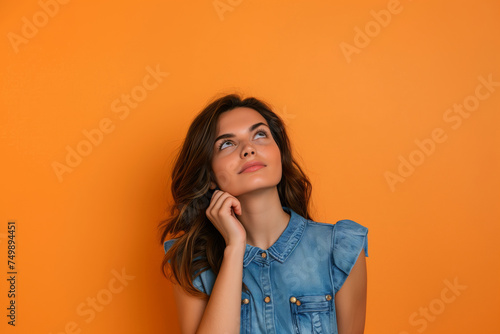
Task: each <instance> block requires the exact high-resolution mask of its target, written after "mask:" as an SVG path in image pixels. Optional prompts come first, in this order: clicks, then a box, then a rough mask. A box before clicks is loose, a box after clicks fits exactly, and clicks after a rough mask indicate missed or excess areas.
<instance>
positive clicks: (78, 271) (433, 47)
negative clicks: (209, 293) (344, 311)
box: [0, 0, 500, 334]
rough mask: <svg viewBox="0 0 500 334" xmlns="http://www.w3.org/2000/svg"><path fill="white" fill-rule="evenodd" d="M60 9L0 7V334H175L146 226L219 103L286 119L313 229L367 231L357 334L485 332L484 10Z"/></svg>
mask: <svg viewBox="0 0 500 334" xmlns="http://www.w3.org/2000/svg"><path fill="white" fill-rule="evenodd" d="M63 2H64V1H62V0H61V3H60V4H59V5H58V6H57V7H56V6H55V5H54V4H55V2H54V0H41V1H40V2H37V1H34V0H32V1H22V2H21V1H13V2H7V1H3V2H2V3H1V4H0V35H2V36H3V37H2V38H1V42H0V47H1V52H0V57H1V58H0V112H1V118H0V124H1V128H0V129H1V132H0V137H1V144H2V145H1V157H2V164H1V168H2V173H1V190H2V194H1V207H0V217H1V219H0V222H1V227H0V243H1V245H0V248H1V251H0V254H1V258H2V263H3V265H2V268H3V269H2V275H1V276H2V277H3V278H2V279H1V290H0V296H1V297H0V301H1V304H0V306H1V309H2V321H1V324H0V328H1V331H2V333H52V334H56V333H179V329H178V325H177V318H176V316H177V314H176V310H175V304H174V301H173V299H172V298H173V297H172V291H171V286H170V284H169V283H168V281H167V280H166V279H165V278H164V277H163V276H162V275H161V272H160V262H161V259H162V257H163V248H162V246H161V245H160V244H159V243H158V239H157V234H156V232H157V223H158V221H159V220H160V219H162V218H163V217H164V209H165V207H166V203H167V201H169V200H170V197H169V193H168V184H169V183H168V181H169V179H168V177H169V171H170V167H171V162H172V159H173V157H174V154H175V152H176V150H177V148H178V147H179V145H180V144H181V142H182V140H183V138H184V136H185V134H186V131H187V128H188V126H189V124H190V122H191V121H192V119H193V118H194V116H195V115H196V114H197V113H198V112H199V111H200V110H201V108H203V106H204V105H205V104H206V103H207V101H208V100H209V99H210V98H212V97H213V96H214V95H215V94H217V93H225V92H233V91H237V92H241V93H243V94H244V95H245V96H256V97H259V98H263V99H265V100H267V101H269V102H270V103H271V104H272V105H273V106H274V108H275V110H276V112H278V113H279V114H280V115H281V116H283V118H284V119H285V122H286V124H287V125H288V129H289V133H290V137H291V140H292V144H293V147H294V150H295V152H296V153H297V154H298V156H299V158H300V161H302V163H303V165H304V167H305V169H306V171H307V173H308V175H309V176H310V178H311V180H312V184H313V190H314V191H313V205H314V206H313V210H312V213H313V217H314V218H315V219H316V221H321V222H329V223H335V222H336V221H338V220H340V219H352V220H355V221H357V222H359V223H360V224H362V225H365V226H367V227H368V228H369V231H370V232H369V241H368V242H369V255H370V257H369V259H368V270H369V283H368V305H367V320H366V333H381V334H418V333H426V334H434V333H454V334H459V333H482V334H487V333H499V331H500V326H499V325H498V315H499V314H500V307H499V305H500V288H499V285H498V282H499V278H498V277H499V275H500V266H499V255H500V250H499V247H498V246H497V245H498V236H499V232H500V227H499V221H500V212H499V206H498V204H499V203H498V199H499V195H500V194H499V190H498V189H499V187H500V177H499V175H498V171H499V144H500V140H499V139H500V136H499V132H498V124H499V121H500V113H499V107H500V86H499V82H500V68H499V62H498V60H499V59H500V47H499V42H500V38H499V36H500V35H499V34H498V32H499V31H500V19H499V13H500V4H499V3H498V2H497V1H492V0H491V1H477V2H465V1H463V2H460V1H459V2H457V1H440V2H436V1H423V0H422V1H417V0H414V1H411V0H401V1H400V2H398V1H356V2H353V1H283V0H281V1H267V2H264V1H250V0H244V1H240V0H220V1H212V0H204V1H143V2H137V1H114V2H111V3H110V2H102V1H93V2H90V1H66V2H67V3H63ZM388 14H389V15H390V17H389V15H388ZM151 72H156V75H155V76H152V75H151V74H150V73H151ZM488 81H490V83H489V84H488V83H487V82H488ZM485 82H486V83H485ZM127 95H128V96H129V98H130V96H132V97H131V101H129V105H127V104H126V103H127V102H126V101H125V99H127ZM464 104H465V107H462V111H459V108H461V106H463V105H464ZM469 110H470V111H469ZM86 134H87V135H86ZM92 134H93V138H94V139H93V141H94V143H90V142H89V141H88V139H87V136H90V135H92ZM100 134H101V135H100ZM89 143H90V144H89ZM77 149H78V150H80V151H81V152H83V153H82V155H84V156H81V157H80V159H78V158H76V157H72V158H68V157H67V156H68V154H69V153H68V152H69V151H71V150H77ZM67 159H69V161H67ZM405 161H406V162H405ZM70 165H71V166H70ZM391 180H392V181H391ZM8 221H15V222H16V226H17V229H16V241H17V243H16V258H15V262H16V271H17V272H18V274H17V279H16V292H17V295H16V315H17V318H16V326H15V328H14V327H12V326H9V325H7V320H8V319H7V317H6V315H7V313H8V311H7V310H6V308H7V307H8V303H9V302H10V300H11V299H9V298H8V297H7V291H8V290H9V286H8V285H7V280H6V278H7V276H8V275H7V271H8V269H7V267H6V264H7V255H8V254H7V245H8V240H9V239H8V235H7V223H8ZM117 277H120V279H118V278H117ZM449 285H455V288H454V289H451V288H449V287H448V286H449ZM457 286H458V287H457ZM92 305H94V306H92Z"/></svg>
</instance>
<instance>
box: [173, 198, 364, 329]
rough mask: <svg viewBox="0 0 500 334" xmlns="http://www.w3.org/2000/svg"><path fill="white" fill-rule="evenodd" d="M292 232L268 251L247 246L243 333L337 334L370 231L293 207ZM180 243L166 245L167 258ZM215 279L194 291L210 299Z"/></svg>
mask: <svg viewBox="0 0 500 334" xmlns="http://www.w3.org/2000/svg"><path fill="white" fill-rule="evenodd" d="M282 208H283V210H285V211H286V212H288V213H289V214H290V220H289V222H288V225H287V227H286V228H285V230H284V231H283V233H282V234H281V236H280V237H279V238H278V240H277V241H276V242H275V243H274V244H273V245H272V246H271V247H269V248H268V249H266V250H264V249H260V248H258V247H254V246H251V245H248V244H247V245H246V250H245V255H244V257H243V282H244V283H245V284H246V286H247V287H248V289H249V293H246V292H244V291H243V292H242V294H241V321H240V324H241V327H240V333H245V334H247V333H252V334H257V333H278V334H280V333H297V334H301V333H315V334H316V333H332V334H337V333H338V331H337V317H336V312H335V294H336V293H337V291H339V289H340V288H341V287H342V284H343V283H344V282H345V280H346V278H347V276H348V275H349V273H350V272H351V269H352V267H353V266H354V263H355V262H356V260H357V258H358V256H359V254H360V253H361V251H363V250H364V252H365V255H366V256H368V241H367V233H368V229H367V228H366V227H364V226H362V225H360V224H358V223H356V222H354V221H352V220H347V219H345V220H340V221H338V222H337V223H336V224H328V223H319V222H314V221H312V220H309V219H305V218H304V217H302V216H300V215H298V214H297V213H296V212H295V211H293V210H292V209H290V208H288V207H282ZM176 240H177V239H171V240H167V241H165V243H164V249H165V252H167V250H168V249H169V248H170V247H171V246H172V244H173V243H174V242H175V241H176ZM215 279H216V276H215V275H214V273H213V272H212V270H207V271H205V272H203V273H202V274H201V275H199V276H198V277H196V279H195V280H194V282H193V284H194V286H195V287H196V288H197V289H198V290H200V291H202V292H205V293H206V294H208V295H210V294H211V292H212V287H213V285H214V283H215Z"/></svg>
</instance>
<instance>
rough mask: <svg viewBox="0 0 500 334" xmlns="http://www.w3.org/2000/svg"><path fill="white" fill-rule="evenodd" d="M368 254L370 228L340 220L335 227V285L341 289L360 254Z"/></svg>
mask: <svg viewBox="0 0 500 334" xmlns="http://www.w3.org/2000/svg"><path fill="white" fill-rule="evenodd" d="M363 249H364V250H365V255H366V256H368V229H367V228H366V227H364V226H362V225H360V224H358V223H356V222H354V221H352V220H348V219H344V220H339V221H338V222H337V223H336V224H335V225H334V229H333V266H332V268H333V285H334V288H335V293H337V291H339V290H340V288H341V287H342V285H343V284H344V282H345V280H346V279H347V276H349V273H350V272H351V269H352V267H353V266H354V264H355V263H356V260H357V259H358V256H359V254H361V251H362V250H363Z"/></svg>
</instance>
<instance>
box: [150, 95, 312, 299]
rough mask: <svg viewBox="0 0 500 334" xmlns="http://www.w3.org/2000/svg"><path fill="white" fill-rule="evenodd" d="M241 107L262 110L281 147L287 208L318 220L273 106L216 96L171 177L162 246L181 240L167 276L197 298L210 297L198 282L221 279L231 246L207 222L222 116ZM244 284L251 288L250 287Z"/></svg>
mask: <svg viewBox="0 0 500 334" xmlns="http://www.w3.org/2000/svg"><path fill="white" fill-rule="evenodd" d="M238 107H247V108H252V109H254V110H255V111H257V112H259V113H260V114H261V115H262V116H263V117H264V118H265V119H266V121H267V123H268V125H269V128H270V131H271V134H272V136H273V139H274V141H275V142H276V144H277V145H278V147H279V149H280V152H281V164H282V178H281V181H280V182H279V183H278V185H277V189H278V194H279V198H280V202H281V205H282V206H286V207H288V208H290V209H292V210H293V211H295V212H296V213H297V214H299V215H301V216H302V217H304V218H306V219H311V220H313V219H312V217H311V216H310V215H309V212H308V207H309V200H310V197H311V191H312V186H311V182H310V181H309V179H308V177H307V176H306V174H305V173H304V172H303V170H302V169H301V167H300V166H299V164H298V163H297V161H296V160H295V159H294V158H293V156H292V150H291V145H290V141H289V139H288V136H287V133H286V130H285V126H284V123H283V121H282V119H281V118H280V117H279V116H278V115H277V114H275V113H274V112H273V111H272V109H271V107H270V106H269V105H268V104H267V103H265V102H263V101H261V100H258V99H256V98H254V97H248V98H246V99H242V98H241V97H240V96H239V95H238V94H229V95H225V96H222V97H220V98H216V99H215V100H213V101H212V102H211V103H209V104H208V105H207V106H206V107H205V108H204V109H203V110H202V111H201V112H200V113H199V114H198V115H197V116H196V118H195V119H194V121H193V122H192V123H191V125H190V127H189V130H188V132H187V135H186V138H185V140H184V143H183V145H182V148H181V150H180V151H179V152H178V154H177V156H176V157H175V161H174V167H173V169H172V176H171V177H172V183H171V192H172V197H173V204H172V205H170V206H169V208H170V210H169V211H170V216H169V217H168V218H167V219H165V220H162V221H161V222H160V224H159V231H160V235H161V238H160V242H161V244H162V245H163V244H164V242H165V241H166V240H168V239H171V238H178V240H177V241H176V242H175V243H174V244H173V245H172V247H171V248H170V249H169V251H168V252H167V253H166V254H165V256H164V258H163V261H162V272H163V275H164V276H165V277H167V274H166V273H167V271H168V269H170V270H169V271H170V275H169V277H170V279H171V277H172V275H173V277H175V280H176V282H177V283H179V284H180V285H181V286H182V287H183V288H184V289H185V290H186V291H187V292H188V293H190V294H192V295H194V296H199V297H205V298H206V297H208V296H207V295H206V294H204V293H202V292H200V291H199V290H197V289H196V288H195V287H194V285H193V280H194V279H195V278H196V277H197V276H198V275H200V274H201V273H202V272H204V271H205V270H209V269H211V270H212V271H213V273H214V274H215V275H217V274H218V273H219V269H220V266H221V263H222V258H223V253H224V249H225V247H226V244H225V241H224V238H223V237H222V235H221V234H220V233H219V231H218V230H217V229H216V228H215V227H214V225H213V224H212V222H211V221H210V220H209V219H208V218H207V216H206V209H207V208H208V206H209V204H210V199H211V194H212V192H211V191H210V189H209V186H210V181H213V182H214V183H216V180H215V177H214V174H213V171H212V169H211V161H212V155H213V146H214V145H213V143H214V141H215V137H216V135H217V134H216V128H217V121H218V119H219V116H220V115H221V114H222V113H224V112H226V111H229V110H232V109H235V108H238ZM167 211H168V208H167ZM242 283H243V282H242ZM242 286H243V290H247V288H246V286H245V284H242Z"/></svg>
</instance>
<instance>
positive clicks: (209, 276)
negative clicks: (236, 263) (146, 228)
mask: <svg viewBox="0 0 500 334" xmlns="http://www.w3.org/2000/svg"><path fill="white" fill-rule="evenodd" d="M176 241H177V238H176V239H170V240H167V241H165V242H164V243H163V248H164V250H165V253H167V251H168V250H169V249H170V247H172V245H173V244H174V243H175V242H176ZM215 278H216V277H215V275H214V274H213V272H212V270H210V269H209V270H205V271H204V272H202V273H201V274H200V275H198V276H196V278H195V279H194V280H193V285H194V287H195V288H196V289H198V290H199V291H201V292H203V293H206V294H208V295H210V294H211V293H212V287H213V285H214V283H215Z"/></svg>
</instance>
